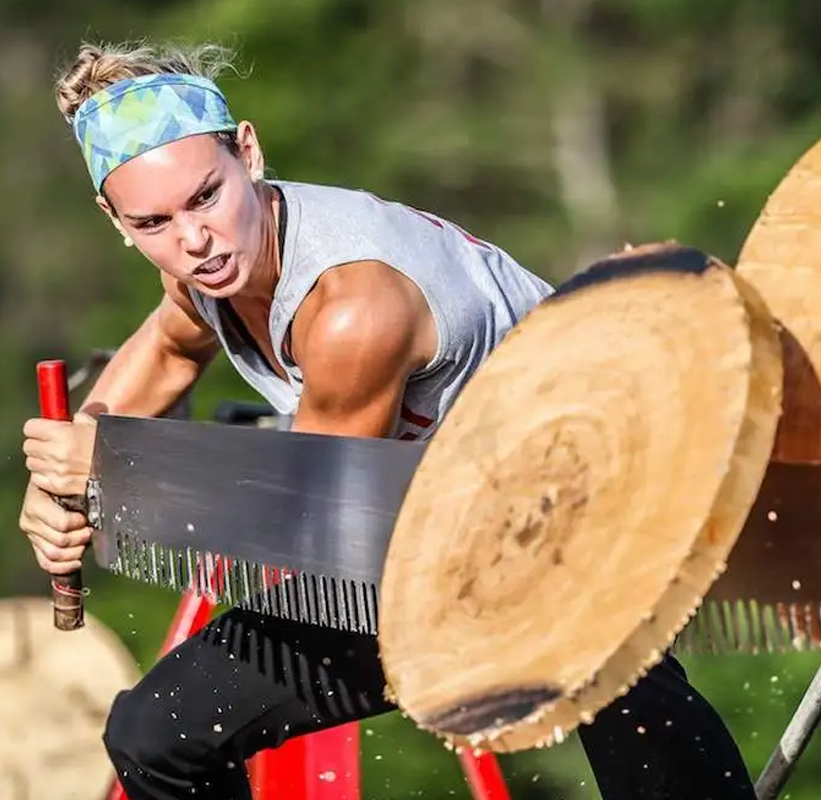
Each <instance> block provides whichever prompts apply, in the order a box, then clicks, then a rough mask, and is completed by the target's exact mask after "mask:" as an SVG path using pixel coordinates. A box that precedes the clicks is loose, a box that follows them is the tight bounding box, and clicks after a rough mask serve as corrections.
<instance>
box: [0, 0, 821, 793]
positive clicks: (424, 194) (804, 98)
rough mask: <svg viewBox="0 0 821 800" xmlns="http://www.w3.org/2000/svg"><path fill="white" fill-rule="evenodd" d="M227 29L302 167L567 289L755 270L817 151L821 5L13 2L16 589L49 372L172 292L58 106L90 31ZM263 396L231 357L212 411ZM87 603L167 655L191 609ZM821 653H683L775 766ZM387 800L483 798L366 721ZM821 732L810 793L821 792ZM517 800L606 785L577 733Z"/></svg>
mask: <svg viewBox="0 0 821 800" xmlns="http://www.w3.org/2000/svg"><path fill="white" fill-rule="evenodd" d="M143 36H149V37H170V38H182V39H189V40H203V39H209V40H218V41H220V42H223V43H226V44H229V45H233V46H235V47H237V48H238V50H239V52H240V63H241V66H242V67H243V70H244V73H245V74H243V76H242V77H239V76H238V77H231V78H229V79H227V80H226V81H225V82H224V88H225V90H226V92H227V94H228V96H229V99H230V101H231V103H232V106H233V109H234V112H235V114H236V115H237V116H238V117H245V118H249V119H251V120H253V121H254V122H255V123H256V125H257V127H258V130H259V131H260V134H261V138H262V141H263V144H264V146H265V149H266V152H267V157H268V161H269V165H270V166H271V167H272V168H273V169H274V170H275V172H276V173H277V174H278V175H279V176H280V177H283V178H287V179H292V180H303V181H315V182H321V183H330V184H341V185H347V186H356V187H367V188H369V189H372V190H374V191H377V192H381V193H383V194H384V195H387V196H392V197H395V198H397V199H401V200H403V201H406V202H410V203H413V204H415V205H417V206H420V207H423V208H427V209H429V210H432V211H435V212H438V213H441V214H443V215H445V216H449V217H451V218H453V219H454V220H456V221H458V222H459V223H461V224H462V225H463V226H464V227H466V228H468V229H470V230H472V231H474V232H475V233H477V234H478V235H481V236H482V237H484V238H488V239H491V240H494V241H496V242H497V243H499V244H500V245H502V246H504V247H505V248H507V249H508V250H509V251H510V252H511V253H512V254H514V255H515V256H516V257H518V258H519V259H520V260H521V261H522V262H523V263H525V264H526V265H528V266H529V267H531V268H532V269H533V270H534V271H536V272H539V273H541V274H543V275H545V276H547V277H549V278H551V279H553V280H555V281H560V280H562V279H563V278H566V277H567V276H569V275H570V274H571V273H572V272H573V271H574V270H575V269H577V268H578V267H579V266H581V265H583V264H584V263H586V262H589V261H590V259H591V258H594V257H596V256H598V255H601V254H602V253H605V252H608V251H609V250H612V249H614V248H616V247H619V246H621V245H622V244H624V243H625V242H633V243H637V242H641V241H648V240H658V239H669V238H675V239H678V240H679V241H682V242H685V243H688V244H692V245H695V246H698V247H701V248H704V249H707V250H710V251H711V252H713V253H714V254H715V255H717V256H719V257H720V258H722V259H724V260H725V261H726V262H728V263H733V261H734V259H735V258H736V256H737V254H738V251H739V248H740V246H741V244H742V243H743V241H744V237H745V236H746V233H747V231H748V230H749V228H750V227H751V225H752V224H753V222H754V221H755V219H756V217H757V214H758V212H759V210H760V209H761V207H762V205H763V203H764V201H765V199H766V197H767V195H768V193H769V192H770V191H771V190H772V189H773V188H774V186H775V185H776V184H777V182H778V180H779V179H780V178H781V176H782V175H783V174H784V173H785V172H786V170H787V169H788V168H789V167H790V166H791V165H792V164H793V163H794V162H795V160H796V159H797V158H798V157H799V156H800V155H801V154H802V153H803V152H804V151H805V150H806V149H807V148H808V147H809V146H811V145H812V144H813V143H814V142H815V141H816V140H817V139H818V138H821V49H819V48H818V47H817V42H818V40H819V36H821V7H819V6H818V5H817V4H816V3H812V2H808V1H807V0H782V2H778V3H776V2H772V0H710V2H707V0H704V2H693V1H692V0H690V2H684V0H552V1H551V2H549V1H548V0H391V1H390V2H388V1H387V0H278V2H276V3H274V2H270V0H199V2H194V0H174V1H173V2H171V1H170V0H164V2H158V1H156V0H116V2H115V1H114V0H112V1H111V2H108V3H99V2H91V0H78V2H75V3H71V4H67V3H59V2H56V1H55V0H40V1H39V2H37V3H31V2H23V0H0V112H2V120H3V125H2V127H0V188H1V189H2V197H3V203H4V206H5V213H3V214H2V216H0V242H2V246H1V248H2V249H0V357H2V364H3V369H2V370H0V396H1V397H2V401H3V415H2V417H0V454H2V455H3V458H0V530H2V531H3V532H4V533H3V534H2V536H0V546H2V558H0V595H4V596H14V595H26V594H40V593H43V592H44V590H45V586H46V583H45V581H44V580H43V576H42V575H41V574H40V573H39V571H38V570H37V568H36V566H35V564H34V560H33V558H32V557H31V555H30V552H29V549H28V545H27V544H26V543H25V541H24V540H23V537H22V536H21V535H20V534H19V531H18V529H17V515H18V513H19V507H20V501H21V496H22V491H23V487H24V482H25V470H24V467H23V463H22V459H21V457H20V440H21V433H20V429H21V426H22V423H23V421H24V420H25V419H26V418H27V417H29V416H34V415H36V410H37V405H36V387H35V382H34V364H35V362H36V361H37V360H38V359H40V358H51V357H62V358H66V359H67V360H68V361H69V363H70V364H71V365H73V366H79V365H80V364H81V363H82V362H83V361H84V359H85V357H86V356H87V354H88V352H89V350H91V349H92V348H95V347H116V346H117V345H118V344H119V343H120V342H121V341H122V340H123V339H124V338H125V337H126V336H127V335H128V333H129V332H130V331H131V330H132V329H133V328H134V326H135V325H136V324H137V323H138V322H139V321H140V320H141V319H142V318H143V316H144V315H145V314H146V313H147V312H148V311H149V310H150V309H151V307H152V306H153V304H154V303H155V302H156V301H157V299H158V291H159V289H158V281H157V276H156V275H155V273H154V270H153V268H152V267H151V266H150V265H149V264H147V263H146V262H144V261H142V260H141V258H140V257H139V256H138V255H135V254H134V253H133V252H131V251H126V250H125V249H124V248H123V247H122V245H121V243H120V239H119V237H118V236H117V235H116V234H115V232H114V230H113V229H112V228H111V226H110V225H108V224H107V223H106V221H105V220H104V218H103V217H102V215H101V214H100V212H99V211H98V210H97V208H96V207H95V205H94V203H93V198H92V191H91V187H90V183H89V182H88V179H87V175H86V173H85V170H84V166H83V164H82V161H81V158H80V156H79V153H78V152H77V150H76V147H75V144H74V142H73V139H72V136H71V132H70V130H69V128H68V127H67V126H66V125H65V124H64V123H63V121H62V119H61V118H60V115H59V114H58V112H57V110H56V107H55V105H54V102H53V98H52V94H51V80H52V77H53V74H54V71H55V69H56V67H57V66H58V65H59V64H61V63H62V62H63V61H65V60H66V59H67V58H69V57H70V56H72V55H73V53H74V51H75V49H76V47H77V45H78V43H79V41H80V40H81V39H83V38H91V39H100V38H102V39H109V40H120V39H124V38H140V37H143ZM229 397H230V398H237V399H240V398H245V399H254V398H253V395H252V394H251V393H250V390H249V389H248V388H247V387H246V386H244V385H243V384H242V383H241V382H240V380H239V378H238V377H236V376H235V375H234V374H233V373H232V372H231V371H230V369H229V368H228V367H227V365H226V362H225V361H224V360H221V361H220V362H219V363H218V364H217V365H216V366H215V368H214V369H213V370H212V372H211V373H210V374H209V375H208V377H207V378H206V379H205V381H204V382H203V384H202V386H201V387H199V389H198V390H197V392H196V394H195V397H194V409H195V413H196V414H197V415H198V416H208V415H209V414H210V413H211V411H212V410H213V408H214V406H215V404H216V403H217V402H218V401H219V400H221V399H224V398H229ZM88 582H89V584H90V585H91V587H92V594H91V596H90V597H89V599H88V608H89V610H90V611H91V612H92V613H93V614H95V615H96V616H98V617H99V618H100V619H102V620H103V621H104V622H105V623H106V624H108V625H109V626H111V627H112V628H113V629H114V630H115V631H117V632H118V633H119V635H120V636H121V637H122V638H123V640H124V641H125V642H126V643H127V644H128V646H129V647H130V648H131V650H132V652H133V653H134V655H135V657H136V658H137V659H138V660H139V662H140V664H141V665H143V666H147V665H149V664H150V663H151V661H152V660H153V658H154V656H155V654H156V651H157V648H158V647H159V645H160V642H161V639H162V636H163V633H164V631H165V626H166V625H167V623H168V621H169V620H170V617H171V614H172V611H173V608H174V606H175V603H176V601H177V598H176V596H174V595H172V594H170V593H168V592H166V591H164V590H162V589H157V588H151V587H146V586H142V585H140V584H136V583H132V582H127V581H124V580H120V579H115V578H113V577H111V576H109V575H107V574H106V573H102V572H100V571H99V570H96V569H95V568H94V567H93V566H92V565H89V572H88ZM818 662H819V659H818V657H817V656H816V655H813V654H791V655H787V656H764V655H762V656H752V657H751V656H723V657H706V656H705V657H699V658H694V657H691V658H686V659H685V664H686V666H687V668H688V669H689V671H690V674H691V677H692V678H693V680H694V682H695V684H696V685H697V686H698V687H699V688H700V689H701V690H702V691H703V692H704V693H705V694H706V695H707V696H708V697H709V698H710V700H711V701H712V702H713V703H714V704H715V705H716V707H717V708H718V709H719V711H720V712H721V713H722V714H723V716H724V717H725V719H726V721H727V722H728V724H729V725H730V727H731V729H732V730H733V732H734V734H735V735H736V736H737V738H738V741H739V744H740V746H741V748H742V751H743V753H744V756H745V758H746V759H747V762H748V764H749V766H750V769H751V771H752V773H753V774H754V775H757V774H758V773H759V772H760V770H761V768H762V767H763V765H764V763H765V761H766V758H767V756H768V755H769V753H770V751H771V749H772V747H773V746H774V745H775V743H776V740H777V737H778V735H779V733H780V732H781V730H782V729H783V727H784V726H785V725H786V723H787V721H788V719H789V717H790V714H791V712H792V709H793V708H794V706H795V704H796V703H797V701H798V699H799V698H800V696H801V694H802V693H803V691H804V689H805V687H806V685H807V684H808V682H809V680H810V678H811V676H812V674H813V672H814V671H815V669H816V668H817V666H818ZM363 729H364V732H365V735H364V736H363V739H362V742H363V744H362V748H363V751H362V758H363V763H364V769H363V773H364V782H365V796H366V797H367V798H374V799H375V798H404V797H413V796H426V797H448V796H453V797H456V798H467V797H468V796H469V794H468V790H467V788H466V787H465V784H464V780H463V778H462V776H461V773H460V771H459V769H458V766H457V763H456V760H455V758H454V757H453V754H452V753H450V752H448V751H447V750H445V749H444V748H443V747H442V746H441V745H440V744H438V743H437V742H435V741H434V740H433V739H432V738H431V737H429V736H427V735H426V734H423V733H420V732H419V731H417V730H416V729H415V728H414V726H413V725H412V724H411V723H410V722H409V721H407V720H405V719H403V718H402V717H401V716H400V715H398V714H393V715H388V716H385V717H381V718H379V719H376V720H372V721H368V722H366V723H364V724H363ZM819 747H821V744H819V742H817V741H814V742H813V743H811V745H810V747H809V750H808V752H807V753H806V755H805V757H804V759H803V761H802V763H801V765H800V768H799V770H798V772H797V774H796V775H795V777H794V779H793V781H792V783H791V784H790V787H789V792H788V793H789V796H790V797H791V798H793V800H814V798H816V797H817V796H818V790H817V786H818V784H819V780H821V750H819ZM502 763H503V766H504V768H505V770H506V774H507V776H508V779H509V782H510V785H511V790H512V793H513V796H514V797H516V798H517V800H527V798H537V797H539V798H543V797H551V798H553V797H555V798H565V800H582V798H585V799H591V798H592V799H593V800H595V798H598V797H599V794H598V791H597V789H596V787H595V783H594V781H593V779H592V776H591V774H590V771H589V767H588V766H587V764H586V762H585V760H584V758H583V755H582V753H581V749H580V747H579V745H578V741H577V738H576V737H575V736H574V737H571V739H570V740H568V742H566V743H565V744H563V745H562V746H561V747H557V748H553V749H550V750H548V751H534V752H529V753H523V754H517V755H513V756H505V757H503V758H502Z"/></svg>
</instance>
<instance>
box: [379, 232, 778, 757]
mask: <svg viewBox="0 0 821 800" xmlns="http://www.w3.org/2000/svg"><path fill="white" fill-rule="evenodd" d="M781 386H782V365H781V347H780V344H779V339H778V332H777V329H776V326H775V325H774V323H773V320H772V318H771V316H770V314H769V312H768V310H767V308H766V306H765V305H764V303H763V302H762V301H761V299H760V298H759V297H758V296H757V294H756V293H755V291H753V290H752V289H751V287H750V286H749V285H747V284H746V282H745V281H744V280H743V279H742V278H741V277H740V276H739V275H737V274H736V273H735V272H734V271H733V270H731V269H729V268H727V267H726V266H724V265H722V264H720V263H718V262H717V261H715V260H714V259H712V258H710V257H708V256H706V255H705V254H703V253H701V252H699V251H697V250H693V249H689V248H681V247H677V246H673V245H668V246H651V247H646V248H637V249H633V250H631V251H630V252H627V253H624V254H621V255H620V256H618V257H615V258H612V259H608V260H606V261H605V262H602V263H600V264H598V265H594V267H592V268H591V269H590V270H588V271H586V272H585V273H582V274H581V275H577V276H575V277H574V278H573V279H572V280H571V281H570V282H569V283H568V285H566V286H565V287H563V288H562V289H560V291H559V293H558V294H557V296H556V297H555V298H551V299H549V300H548V301H547V302H545V303H544V304H543V305H542V306H540V307H539V308H537V309H535V310H534V311H533V312H532V313H531V314H530V315H528V317H527V318H526V319H525V320H523V321H522V322H521V323H520V324H519V325H518V326H517V327H516V328H515V329H514V330H513V331H512V332H511V333H510V334H509V335H508V336H507V338H506V339H505V341H504V342H503V343H502V344H501V346H500V347H499V348H498V349H497V350H496V351H494V353H493V354H492V355H491V356H490V358H489V359H488V361H487V362H486V363H485V364H484V365H483V366H482V367H481V368H480V370H479V371H478V373H477V374H476V375H475V376H474V378H473V379H472V380H471V382H470V383H469V384H468V385H467V387H466V388H465V389H464V390H463V392H462V393H461V394H460V396H459V398H458V399H457V401H456V403H455V405H454V407H453V408H452V409H451V411H450V413H449V414H448V416H447V417H446V419H445V421H444V423H443V425H442V427H441V428H440V430H439V431H438V432H437V433H436V435H435V436H434V439H433V441H432V442H431V443H430V445H429V446H428V450H427V451H426V453H425V456H424V458H423V460H422V463H421V464H420V467H419V470H418V471H417V473H416V475H415V476H414V479H413V481H412V483H411V485H410V487H409V491H408V494H407V496H406V499H405V502H404V504H403V507H402V510H401V512H400V514H399V518H398V520H397V525H396V528H395V533H394V535H393V538H392V542H391V547H390V550H389V553H388V557H387V561H386V567H385V573H384V578H383V583H382V586H381V594H382V598H381V618H380V634H379V636H380V647H381V653H382V660H383V667H384V670H385V675H386V678H387V685H388V694H389V696H391V697H392V698H393V699H394V700H395V701H396V702H397V703H398V705H399V706H400V708H402V709H403V710H404V711H405V712H406V713H407V714H408V716H410V717H411V718H412V719H414V720H415V721H416V723H417V724H418V725H420V726H421V727H423V728H425V729H427V730H430V731H433V732H434V733H436V734H437V735H439V736H442V737H443V738H445V739H446V740H448V741H449V742H450V743H452V744H454V745H456V746H472V747H480V748H485V749H490V750H496V751H514V750H520V749H525V748H530V747H534V746H547V745H550V744H552V743H553V742H555V741H561V740H562V739H563V738H564V735H565V734H566V733H567V732H569V731H570V730H572V729H573V728H574V727H575V726H576V725H577V724H579V723H580V722H585V721H590V720H592V718H593V715H594V714H595V713H596V712H597V711H598V710H599V709H600V708H602V707H603V706H605V705H607V704H609V703H610V702H611V701H612V700H613V699H614V698H615V697H616V696H617V695H618V694H620V693H623V692H625V691H626V690H627V689H628V688H629V686H630V685H632V684H633V683H634V682H635V681H636V680H637V679H638V678H639V677H640V676H641V675H642V674H643V673H644V672H645V671H646V670H647V669H648V668H649V667H650V666H651V665H652V664H654V663H656V662H657V661H658V659H659V658H660V655H661V652H662V651H663V650H664V649H665V648H666V647H668V646H669V645H670V644H671V642H672V641H673V639H674V637H675V635H676V633H677V632H678V631H680V630H681V628H682V627H683V625H684V624H685V623H686V621H687V620H688V619H689V617H690V615H691V614H692V613H693V611H694V609H695V608H696V606H697V604H698V603H699V601H700V599H701V598H702V597H703V595H704V593H705V592H706V591H707V589H708V588H709V586H710V584H711V583H712V582H713V581H714V580H715V578H716V576H717V575H718V574H719V572H720V571H721V570H722V568H723V566H724V564H725V561H726V558H727V556H728V554H729V552H730V549H731V548H732V546H733V544H734V543H735V540H736V537H737V536H738V534H739V532H740V530H741V528H742V525H743V522H744V520H745V518H746V516H747V514H748V513H749V510H750V507H751V506H752V504H753V501H754V500H755V497H756V493H757V492H758V489H759V486H760V483H761V480H762V478H763V475H764V472H765V469H766V465H767V462H768V460H769V457H770V454H771V451H772V446H773V441H774V437H775V431H776V425H777V420H778V416H779V413H780V400H781Z"/></svg>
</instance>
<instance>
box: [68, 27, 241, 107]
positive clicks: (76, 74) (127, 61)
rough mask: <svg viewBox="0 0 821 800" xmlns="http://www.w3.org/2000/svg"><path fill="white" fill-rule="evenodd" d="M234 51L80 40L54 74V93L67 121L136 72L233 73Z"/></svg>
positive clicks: (217, 47)
mask: <svg viewBox="0 0 821 800" xmlns="http://www.w3.org/2000/svg"><path fill="white" fill-rule="evenodd" d="M234 58H235V53H234V52H233V51H232V50H230V49H228V48H227V47H224V46H222V45H218V44H201V45H183V44H172V43H167V44H149V43H148V42H146V41H137V42H124V43H120V44H109V43H99V44H91V43H88V42H83V44H82V45H81V46H80V50H79V52H78V53H77V56H76V57H75V59H74V61H73V62H72V63H71V64H69V65H68V66H67V67H65V68H64V69H63V70H62V71H61V72H60V74H58V76H57V78H56V80H55V85H54V94H55V98H56V100H57V107H58V108H59V109H60V113H61V114H62V115H63V116H64V117H65V118H66V120H67V121H68V122H71V121H72V120H73V119H74V115H75V113H76V112H77V109H78V108H79V107H80V106H81V105H82V104H83V103H84V102H85V101H86V100H87V99H88V98H89V97H91V96H92V95H93V94H96V93H97V92H98V91H100V90H101V89H104V88H105V87H106V86H110V85H111V84H112V83H116V82H117V81H120V80H123V79H124V78H135V77H137V76H138V75H157V74H165V73H174V74H177V73H187V74H189V75H198V76H201V77H204V78H210V79H211V80H216V78H217V77H218V76H219V75H220V74H221V73H222V72H224V71H225V70H226V69H230V70H232V71H234V72H236V69H235V67H234V64H233V61H234Z"/></svg>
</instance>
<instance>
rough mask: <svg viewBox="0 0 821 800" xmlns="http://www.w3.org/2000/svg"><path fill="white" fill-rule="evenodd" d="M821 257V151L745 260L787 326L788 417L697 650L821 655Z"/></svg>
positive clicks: (752, 238)
mask: <svg viewBox="0 0 821 800" xmlns="http://www.w3.org/2000/svg"><path fill="white" fill-rule="evenodd" d="M819 253H821V142H819V143H817V144H816V145H814V146H813V147H811V148H810V149H809V150H808V151H807V152H806V153H805V154H804V155H803V156H802V157H801V158H799V159H798V161H797V162H796V163H795V165H794V166H793V167H792V168H791V169H790V170H789V172H788V173H787V174H786V176H785V177H784V178H783V179H782V180H781V181H780V182H779V184H778V186H777V187H776V188H775V190H774V191H773V192H772V194H771V195H770V197H769V198H768V200H767V202H766V204H765V206H764V208H763V209H762V211H761V214H760V215H759V217H758V219H757V220H756V222H755V224H754V225H753V227H752V228H751V230H750V233H749V234H748V236H747V239H746V241H745V242H744V246H743V247H742V249H741V253H740V255H739V258H738V264H737V266H736V271H737V273H738V274H739V275H740V276H741V277H742V278H743V279H744V280H745V281H746V282H747V283H749V284H751V285H752V286H753V287H754V288H755V289H756V291H757V292H758V294H759V295H760V296H761V298H762V299H763V301H764V302H765V303H766V304H767V307H768V308H769V309H770V312H771V313H772V315H773V316H774V317H775V318H776V320H777V321H778V323H779V325H780V327H781V340H782V348H783V355H782V359H783V364H784V387H783V395H784V399H783V407H784V409H783V413H782V416H781V419H780V421H779V424H778V429H777V432H776V440H775V444H774V447H773V453H772V459H771V462H770V465H769V467H768V469H767V474H766V476H765V479H764V482H763V484H762V486H761V490H760V492H759V495H758V498H757V500H756V504H755V506H754V508H753V509H752V512H751V513H750V516H749V518H748V520H747V523H746V525H745V527H744V530H743V531H742V533H741V535H740V536H739V540H738V543H737V545H736V547H735V548H734V549H733V552H732V555H731V556H730V559H729V561H728V565H727V571H726V572H725V574H723V575H722V576H721V578H720V579H719V580H718V581H717V582H716V583H715V584H714V585H713V586H712V588H711V590H710V592H709V594H708V595H707V597H706V598H705V608H704V612H700V614H699V619H698V620H696V621H695V622H696V623H698V624H695V623H694V625H693V626H692V628H691V629H688V631H687V636H686V637H684V640H685V642H686V643H687V645H688V647H687V649H688V650H695V651H701V650H712V651H714V652H724V651H727V650H740V651H753V652H757V651H760V650H768V651H777V650H785V649H792V648H796V649H804V648H807V647H811V646H812V647H819V646H821V616H819V606H820V605H821V573H819V570H818V568H817V565H818V555H819V553H821V540H820V539H819V536H818V531H819V530H821V502H819V499H820V498H821V383H819V375H821V313H819V309H821V262H819V259H818V254H819ZM713 604H715V606H716V607H715V608H714V609H710V606H712V605H713ZM708 610H709V612H710V613H709V614H707V613H705V612H707V611H708Z"/></svg>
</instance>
